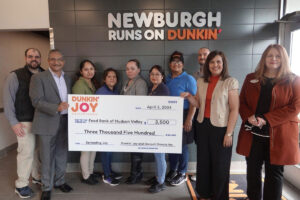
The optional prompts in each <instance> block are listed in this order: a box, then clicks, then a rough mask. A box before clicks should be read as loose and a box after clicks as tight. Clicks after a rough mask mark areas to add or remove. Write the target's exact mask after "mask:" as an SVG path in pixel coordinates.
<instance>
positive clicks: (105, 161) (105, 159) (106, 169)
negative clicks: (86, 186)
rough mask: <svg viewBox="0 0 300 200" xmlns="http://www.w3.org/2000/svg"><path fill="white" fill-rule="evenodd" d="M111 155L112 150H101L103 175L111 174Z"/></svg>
mask: <svg viewBox="0 0 300 200" xmlns="http://www.w3.org/2000/svg"><path fill="white" fill-rule="evenodd" d="M111 157H112V152H101V163H102V168H103V173H104V177H109V175H110V174H111Z"/></svg>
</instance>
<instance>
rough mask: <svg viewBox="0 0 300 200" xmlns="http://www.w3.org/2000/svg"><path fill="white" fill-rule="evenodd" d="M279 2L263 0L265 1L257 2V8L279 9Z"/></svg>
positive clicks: (276, 0)
mask: <svg viewBox="0 0 300 200" xmlns="http://www.w3.org/2000/svg"><path fill="white" fill-rule="evenodd" d="M279 4H280V3H279V2H278V0H263V1H258V0H256V1H255V7H256V8H276V9H278V8H279Z"/></svg>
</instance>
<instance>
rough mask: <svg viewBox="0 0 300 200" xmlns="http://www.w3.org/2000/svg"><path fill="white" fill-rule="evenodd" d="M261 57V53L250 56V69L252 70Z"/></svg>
mask: <svg viewBox="0 0 300 200" xmlns="http://www.w3.org/2000/svg"><path fill="white" fill-rule="evenodd" d="M260 58H261V54H256V55H253V56H252V63H253V65H252V71H253V72H254V71H255V69H256V67H257V65H258V63H259V61H260Z"/></svg>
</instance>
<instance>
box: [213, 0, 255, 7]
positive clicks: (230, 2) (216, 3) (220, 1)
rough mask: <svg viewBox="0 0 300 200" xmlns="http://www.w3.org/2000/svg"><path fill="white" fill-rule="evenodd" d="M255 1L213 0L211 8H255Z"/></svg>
mask: <svg viewBox="0 0 300 200" xmlns="http://www.w3.org/2000/svg"><path fill="white" fill-rule="evenodd" d="M254 6H255V0H226V1H224V0H211V8H254Z"/></svg>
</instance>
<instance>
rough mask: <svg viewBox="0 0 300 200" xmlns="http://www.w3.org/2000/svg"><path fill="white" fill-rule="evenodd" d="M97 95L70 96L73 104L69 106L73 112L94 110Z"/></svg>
mask: <svg viewBox="0 0 300 200" xmlns="http://www.w3.org/2000/svg"><path fill="white" fill-rule="evenodd" d="M98 100H99V97H91V96H72V102H73V104H74V106H73V107H71V110H72V111H73V112H78V111H81V112H88V111H92V112H95V111H96V108H97V106H98Z"/></svg>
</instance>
